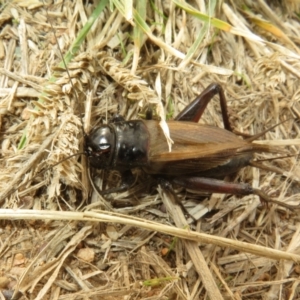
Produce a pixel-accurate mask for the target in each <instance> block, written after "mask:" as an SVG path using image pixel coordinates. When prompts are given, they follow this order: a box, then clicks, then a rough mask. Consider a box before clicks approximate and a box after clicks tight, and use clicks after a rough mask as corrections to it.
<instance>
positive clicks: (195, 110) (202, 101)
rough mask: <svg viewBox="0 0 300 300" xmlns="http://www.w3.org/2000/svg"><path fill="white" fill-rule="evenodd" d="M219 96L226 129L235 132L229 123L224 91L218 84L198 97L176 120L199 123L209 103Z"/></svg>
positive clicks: (211, 86) (211, 85)
mask: <svg viewBox="0 0 300 300" xmlns="http://www.w3.org/2000/svg"><path fill="white" fill-rule="evenodd" d="M217 94H219V99H220V106H221V112H222V118H223V123H224V128H225V129H227V130H228V131H233V129H232V127H231V125H230V122H229V117H228V110H227V103H226V97H225V94H224V90H223V88H222V87H221V85H220V84H218V83H212V84H210V85H209V86H208V87H207V88H206V89H205V90H204V91H203V92H202V93H201V94H200V95H199V96H197V97H196V99H195V100H194V101H193V102H191V103H190V104H189V105H188V106H187V107H186V108H185V109H184V110H183V111H181V112H180V113H179V114H178V115H177V117H176V118H175V120H176V121H190V122H198V121H199V120H200V119H201V117H202V114H203V112H204V110H205V108H206V107H207V104H208V103H209V101H210V100H211V99H212V98H213V97H214V96H215V95H217Z"/></svg>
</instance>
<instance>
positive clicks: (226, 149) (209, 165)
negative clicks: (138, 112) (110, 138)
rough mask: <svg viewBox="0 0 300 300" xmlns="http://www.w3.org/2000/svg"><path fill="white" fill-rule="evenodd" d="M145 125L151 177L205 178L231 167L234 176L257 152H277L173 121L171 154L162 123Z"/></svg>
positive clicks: (209, 128)
mask: <svg viewBox="0 0 300 300" xmlns="http://www.w3.org/2000/svg"><path fill="white" fill-rule="evenodd" d="M145 124H146V126H147V128H148V130H149V134H150V149H149V166H148V167H147V168H144V169H145V171H146V172H147V173H150V174H165V175H178V173H179V174H180V175H183V174H197V173H198V174H203V175H205V172H208V173H209V171H210V170H214V169H216V168H217V169H220V168H222V166H224V168H225V167H226V166H229V165H230V167H229V168H232V170H228V172H227V173H232V172H235V171H237V170H238V169H240V168H241V167H243V166H245V165H247V164H248V162H249V160H251V158H252V156H253V153H254V152H257V151H258V152H262V151H266V152H273V151H274V149H272V148H270V147H269V146H265V145H257V144H253V143H251V142H248V141H247V140H243V139H241V138H240V137H238V136H236V135H235V134H233V133H231V132H229V131H227V130H224V129H222V128H218V127H214V126H208V125H202V124H198V123H192V122H179V121H170V122H168V126H169V129H170V136H171V138H172V140H173V141H174V144H173V146H172V151H171V152H169V149H168V146H167V143H166V139H165V137H164V135H163V133H162V130H161V128H160V127H159V123H158V122H157V121H145ZM226 168H227V167H226ZM223 171H224V170H221V172H223ZM225 173H226V170H225Z"/></svg>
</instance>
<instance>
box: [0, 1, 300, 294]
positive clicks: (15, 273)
mask: <svg viewBox="0 0 300 300" xmlns="http://www.w3.org/2000/svg"><path fill="white" fill-rule="evenodd" d="M90 2H91V1H90ZM161 2H162V3H160V1H155V2H154V3H155V4H154V6H155V7H150V6H148V7H147V24H142V23H141V25H142V26H143V25H147V27H144V29H143V30H139V29H135V31H133V27H132V23H133V22H134V20H135V21H136V20H137V19H136V15H135V12H134V11H133V12H131V10H130V6H129V9H128V8H127V9H126V7H125V10H124V11H123V14H124V15H125V16H126V17H127V20H126V19H125V18H124V16H123V15H122V14H120V13H119V12H118V10H117V9H115V10H114V11H110V10H109V9H108V8H106V9H105V11H104V13H102V14H101V16H100V17H99V18H98V19H97V21H96V23H95V24H94V25H93V27H92V28H91V30H90V31H89V33H88V36H87V38H86V40H85V43H83V44H82V45H80V51H79V54H78V55H77V56H76V57H75V58H74V59H73V60H72V61H71V62H70V63H69V65H68V69H69V72H70V76H71V78H72V83H73V86H72V85H71V84H70V80H69V78H68V76H67V73H66V72H65V71H64V70H62V68H57V66H58V64H59V61H60V60H61V58H60V54H59V51H58V48H57V44H56V40H55V38H54V33H53V32H52V30H51V27H50V25H49V24H50V22H51V23H52V24H53V26H54V28H55V34H56V36H57V38H58V41H59V44H60V46H61V48H62V51H63V52H64V53H65V52H66V51H67V49H69V47H70V44H71V43H72V42H73V41H74V40H75V38H76V37H77V35H78V31H79V29H80V28H81V27H82V26H83V24H85V22H86V20H87V18H88V16H89V15H90V14H91V12H92V11H93V9H94V7H93V5H92V4H88V5H86V6H84V5H83V4H82V3H81V2H80V1H64V2H61V1H58V3H57V4H51V5H43V4H42V3H41V2H39V1H35V0H31V1H17V0H15V1H7V3H6V4H5V5H4V6H2V10H1V13H0V25H1V27H2V30H1V35H0V63H1V66H0V96H1V102H0V121H1V123H0V124H1V146H2V147H1V174H0V191H1V196H0V197H1V198H0V199H1V205H2V209H0V215H1V219H2V221H1V232H0V234H1V235H0V236H1V247H0V254H1V255H0V261H1V275H0V288H1V289H2V293H3V295H5V297H6V298H7V299H10V297H11V296H12V294H13V293H15V299H17V298H18V297H19V298H20V299H100V298H101V299H223V298H224V299H262V298H263V299H298V298H300V292H299V288H298V285H299V279H298V275H299V272H300V270H299V266H298V263H299V262H300V253H299V252H300V250H299V243H300V227H299V226H298V224H299V217H298V211H297V210H295V211H289V210H286V209H285V208H281V207H277V206H276V205H273V206H271V207H269V208H266V207H263V206H262V205H261V204H260V201H259V199H257V197H256V196H246V197H236V196H230V195H229V196H228V195H215V194H213V195H206V197H204V198H203V195H201V194H196V193H195V192H185V191H183V190H181V189H178V190H176V191H177V192H178V197H179V198H180V199H182V201H183V203H184V206H185V207H186V209H187V210H189V211H190V214H191V215H192V216H194V217H196V218H199V221H198V222H195V221H193V219H192V218H191V217H190V216H189V215H187V214H184V213H183V212H182V208H181V207H179V206H178V205H176V204H175V203H174V199H173V197H172V195H170V194H169V193H168V192H166V191H163V190H161V189H160V188H158V189H157V190H156V189H155V190H154V189H151V188H149V181H150V180H149V178H148V177H147V176H146V175H145V174H143V173H142V172H139V171H138V170H137V171H136V173H135V174H136V177H137V180H136V181H137V182H136V184H135V185H134V187H133V188H131V189H130V190H129V191H126V192H124V193H120V194H113V195H111V196H110V197H106V198H105V199H104V198H103V197H101V196H99V195H98V193H96V192H95V191H94V190H93V188H91V185H90V183H89V182H90V181H89V179H88V175H87V172H86V169H87V168H86V163H85V160H84V157H82V158H81V157H78V156H76V157H73V158H70V159H68V160H65V161H63V162H62V163H61V164H58V165H57V166H55V167H54V168H51V169H48V170H47V171H46V172H41V173H38V172H39V171H41V170H45V169H47V168H49V167H50V166H53V165H54V164H56V163H57V162H58V161H61V160H62V159H64V158H66V157H68V156H70V155H71V154H74V153H78V152H79V151H82V150H83V149H82V128H81V118H80V116H83V120H84V128H85V131H89V130H90V128H91V127H94V126H97V125H99V124H101V123H102V122H103V121H105V120H109V119H110V117H111V116H112V115H113V114H114V113H116V112H117V111H118V112H119V113H121V114H123V115H124V116H125V118H126V119H134V118H137V117H138V114H139V113H140V112H141V111H142V107H144V106H145V105H146V104H149V103H150V104H155V105H156V107H157V111H158V113H159V114H160V116H161V117H162V115H163V114H164V112H163V106H164V107H165V110H166V111H167V113H168V114H173V116H176V114H177V113H178V112H180V111H181V110H182V109H183V108H184V107H185V106H186V105H187V104H188V103H189V101H191V100H192V99H193V98H195V96H196V95H198V94H199V93H200V92H201V91H202V90H203V89H204V87H206V86H207V85H209V84H210V83H211V82H219V83H220V84H221V85H222V86H223V87H224V88H225V91H226V96H227V99H228V105H229V109H230V116H231V122H232V124H233V126H234V128H235V129H236V130H238V131H241V132H244V133H249V134H254V133H258V132H261V131H263V130H264V129H266V128H268V127H271V126H272V125H274V124H276V123H278V122H281V121H283V120H287V121H286V122H284V123H282V124H281V125H279V126H278V127H276V128H275V129H274V130H271V131H270V132H268V133H266V135H265V139H264V140H263V141H260V142H262V143H270V144H276V145H284V146H285V149H287V152H288V153H289V154H291V156H290V157H287V158H285V159H278V160H273V161H268V162H266V164H267V165H269V166H270V167H272V168H273V169H271V168H269V169H268V170H261V169H256V168H250V167H248V168H245V169H244V170H242V171H241V172H239V174H238V176H237V177H236V178H235V181H237V182H239V181H244V182H248V183H250V184H251V185H253V186H254V187H259V188H261V189H264V190H265V191H266V192H267V193H268V194H269V195H270V196H272V197H274V198H276V199H278V200H280V201H283V202H286V203H289V204H293V205H299V203H300V190H299V180H300V168H299V164H298V158H297V153H298V152H299V148H298V146H297V145H299V133H300V128H299V124H298V122H297V121H295V119H296V118H299V117H300V107H299V104H300V81H299V78H300V63H299V62H300V51H299V48H298V45H299V43H300V37H299V32H300V25H299V18H298V17H297V15H296V14H295V12H299V11H300V7H299V4H298V3H297V2H296V1H291V0H290V1H286V2H285V3H282V2H283V1H281V3H280V1H278V2H277V1H269V3H270V4H266V3H265V2H263V1H262V0H260V1H247V5H248V10H245V9H244V6H243V5H244V3H243V1H231V2H229V1H228V2H227V1H224V2H223V1H219V2H218V4H217V6H216V7H215V8H214V9H213V14H214V16H215V17H216V18H217V19H213V20H212V23H211V24H208V25H207V24H206V23H203V22H202V21H200V20H199V19H197V18H195V17H192V16H191V13H193V12H195V10H196V15H197V14H198V16H199V11H201V12H202V13H203V14H205V13H207V11H208V9H209V8H208V7H206V8H205V7H198V6H197V4H195V3H193V7H192V8H191V7H188V8H186V9H187V11H184V10H183V9H181V8H178V7H177V6H176V5H175V3H177V2H178V4H180V5H183V6H184V4H182V2H179V1H174V2H169V1H161ZM233 2H234V3H235V4H233ZM116 3H117V1H116ZM201 3H202V2H201ZM210 5H213V3H212V2H211V3H210ZM269 5H270V6H269ZM119 9H121V8H119ZM206 9H207V11H206ZM46 10H48V12H49V15H47V14H46ZM139 11H140V13H141V14H142V12H143V8H142V7H139ZM131 13H132V14H131ZM131 16H132V17H131ZM202 17H203V16H202ZM134 18H135V19H134ZM218 19H219V20H223V21H224V22H227V24H226V23H222V22H220V21H219V20H218ZM204 24H206V25H204ZM228 24H231V25H232V27H230V26H228ZM205 26H206V27H207V29H205ZM203 28H204V29H205V30H206V31H205V30H204V29H203ZM217 28H218V29H217ZM201 30H202V31H201ZM200 32H204V33H205V34H204V35H203V36H204V39H203V40H201V39H200V38H199V35H200ZM134 42H135V44H134ZM140 45H142V47H141V48H139V46H140ZM186 54H188V55H187V56H185V55H186ZM54 69H55V72H54V71H53V70H54ZM53 72H54V73H55V77H56V80H52V79H51V80H49V78H50V77H51V74H53ZM76 94H77V97H76ZM38 99H39V101H38ZM200 122H202V123H209V124H213V125H215V126H219V127H221V126H222V120H221V114H220V107H219V103H218V99H217V97H216V99H214V100H213V101H212V103H210V104H209V106H208V108H207V110H206V112H205V114H204V116H203V118H202V119H201V121H200ZM22 137H23V140H24V141H25V142H26V143H25V146H24V147H20V146H19V145H20V141H21V140H22ZM18 148H22V149H18ZM268 157H270V155H267V154H266V155H260V156H259V157H258V158H260V159H265V158H268ZM271 170H274V171H276V172H273V171H271ZM37 173H38V175H37V176H36V177H35V178H34V179H33V180H32V181H28V180H29V179H30V178H32V177H33V176H35V175H36V174H37ZM92 176H93V181H94V182H95V184H96V185H97V186H99V187H100V189H105V188H106V187H109V186H110V187H111V186H115V185H116V184H118V182H119V180H120V178H119V174H118V173H117V172H110V173H108V172H103V173H101V172H99V173H97V174H93V175H92ZM16 189H18V190H17V191H16ZM108 198H110V199H108ZM199 198H200V199H202V198H203V199H204V200H203V201H202V202H199ZM108 200H109V201H108ZM162 203H163V204H164V206H163V207H164V208H165V209H166V211H164V210H163V209H162ZM208 211H211V212H210V213H209V214H208V215H207V212H208ZM2 298H3V296H2Z"/></svg>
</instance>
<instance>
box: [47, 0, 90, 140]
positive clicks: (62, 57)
mask: <svg viewBox="0 0 300 300" xmlns="http://www.w3.org/2000/svg"><path fill="white" fill-rule="evenodd" d="M43 4H44V5H46V3H45V0H43ZM46 15H47V19H48V20H50V15H49V13H48V9H46ZM49 23H50V27H51V31H52V33H53V35H54V38H55V42H56V45H57V48H58V51H59V54H60V57H61V59H62V63H63V66H64V68H65V70H66V72H67V76H68V78H69V82H70V84H71V87H72V89H73V91H74V95H75V98H76V102H77V104H78V105H79V106H80V101H79V97H78V94H77V91H76V89H75V86H74V84H73V82H72V78H71V75H70V72H69V69H68V67H67V63H66V61H65V58H64V56H63V53H62V51H61V48H60V45H59V42H58V39H57V36H56V32H55V29H54V27H53V25H52V22H50V21H49ZM79 117H80V120H81V131H82V135H83V137H84V136H85V135H86V133H85V131H84V126H83V124H84V123H83V118H82V115H81V114H80V115H79Z"/></svg>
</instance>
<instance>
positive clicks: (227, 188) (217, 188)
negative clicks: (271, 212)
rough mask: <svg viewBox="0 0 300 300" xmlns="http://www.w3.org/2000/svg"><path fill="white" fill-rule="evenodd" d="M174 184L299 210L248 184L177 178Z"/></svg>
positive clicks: (197, 178) (209, 179) (196, 178)
mask: <svg viewBox="0 0 300 300" xmlns="http://www.w3.org/2000/svg"><path fill="white" fill-rule="evenodd" d="M172 182H173V183H175V184H178V185H180V186H182V187H184V188H187V189H192V190H203V191H205V192H211V193H221V194H232V195H240V196H246V195H257V196H259V197H260V198H261V201H262V202H265V203H267V204H269V203H274V204H277V205H279V206H282V207H285V208H288V209H290V210H294V209H295V208H299V207H298V206H295V205H289V204H286V203H284V202H281V201H277V200H274V199H272V198H271V197H269V196H268V195H267V194H266V193H264V192H263V191H262V190H260V189H256V188H253V187H252V186H251V185H249V184H246V183H232V182H225V181H223V180H218V179H212V178H204V177H188V176H187V177H176V178H174V179H172Z"/></svg>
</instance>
